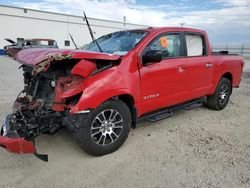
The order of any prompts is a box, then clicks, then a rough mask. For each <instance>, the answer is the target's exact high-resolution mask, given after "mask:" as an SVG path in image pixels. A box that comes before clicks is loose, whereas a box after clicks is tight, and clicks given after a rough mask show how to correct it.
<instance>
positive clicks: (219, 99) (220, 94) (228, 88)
mask: <svg viewBox="0 0 250 188" xmlns="http://www.w3.org/2000/svg"><path fill="white" fill-rule="evenodd" d="M231 93H232V85H231V82H230V80H229V79H227V78H221V80H220V81H219V83H218V85H217V87H216V90H215V93H214V94H213V95H212V96H208V99H207V104H208V107H209V108H212V109H215V110H222V109H224V108H225V107H226V105H227V103H228V101H229V98H230V95H231Z"/></svg>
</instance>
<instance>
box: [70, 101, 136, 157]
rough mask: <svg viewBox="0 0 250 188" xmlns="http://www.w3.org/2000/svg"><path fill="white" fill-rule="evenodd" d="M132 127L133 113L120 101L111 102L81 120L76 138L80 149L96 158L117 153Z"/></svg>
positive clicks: (105, 103)
mask: <svg viewBox="0 0 250 188" xmlns="http://www.w3.org/2000/svg"><path fill="white" fill-rule="evenodd" d="M130 126H131V113H130V110H129V108H128V106H127V105H126V104H125V103H124V102H122V101H120V100H109V101H106V102H104V103H103V104H101V105H100V106H99V107H97V108H96V109H94V110H93V111H92V112H90V113H89V114H88V115H83V116H82V117H81V118H80V126H79V129H78V130H77V131H76V132H75V138H76V141H77V142H78V144H79V145H80V147H81V148H82V149H83V150H85V151H86V152H87V153H89V154H91V155H94V156H102V155H105V154H109V153H112V152H114V151H116V150H117V149H118V148H120V146H121V145H122V144H123V143H124V142H125V140H126V139H127V137H128V133H129V130H130Z"/></svg>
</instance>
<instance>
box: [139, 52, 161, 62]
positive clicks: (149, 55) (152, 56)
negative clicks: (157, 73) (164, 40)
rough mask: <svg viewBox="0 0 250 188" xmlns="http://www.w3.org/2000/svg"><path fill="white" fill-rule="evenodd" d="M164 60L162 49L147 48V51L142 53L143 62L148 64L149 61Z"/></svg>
mask: <svg viewBox="0 0 250 188" xmlns="http://www.w3.org/2000/svg"><path fill="white" fill-rule="evenodd" d="M161 60H162V52H161V50H150V49H148V50H146V52H145V53H144V54H143V55H142V64H143V65H146V64H149V63H157V62H160V61H161Z"/></svg>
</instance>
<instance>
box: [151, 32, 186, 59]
mask: <svg viewBox="0 0 250 188" xmlns="http://www.w3.org/2000/svg"><path fill="white" fill-rule="evenodd" d="M148 48H149V49H151V50H161V51H162V58H163V59H164V58H171V57H179V56H181V42H180V35H179V34H166V35H161V36H159V37H157V38H156V39H155V40H154V41H153V42H152V43H151V44H150V45H149V46H148Z"/></svg>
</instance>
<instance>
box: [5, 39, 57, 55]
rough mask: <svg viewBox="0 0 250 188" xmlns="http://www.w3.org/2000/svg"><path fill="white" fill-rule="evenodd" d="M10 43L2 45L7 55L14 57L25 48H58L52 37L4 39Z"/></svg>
mask: <svg viewBox="0 0 250 188" xmlns="http://www.w3.org/2000/svg"><path fill="white" fill-rule="evenodd" d="M5 40H6V41H8V42H10V43H11V45H7V46H4V50H5V52H6V54H7V55H9V56H11V57H14V56H15V55H16V54H17V53H18V52H20V51H21V50H23V49H27V48H58V46H57V43H56V41H55V40H53V39H25V40H23V41H22V42H15V41H13V40H11V39H5Z"/></svg>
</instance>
